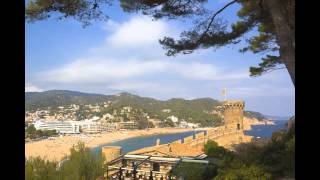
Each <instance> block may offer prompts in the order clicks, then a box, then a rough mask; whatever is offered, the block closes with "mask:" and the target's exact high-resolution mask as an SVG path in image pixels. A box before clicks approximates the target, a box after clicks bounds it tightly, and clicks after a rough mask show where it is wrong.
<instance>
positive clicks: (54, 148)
mask: <svg viewBox="0 0 320 180" xmlns="http://www.w3.org/2000/svg"><path fill="white" fill-rule="evenodd" d="M264 124H267V125H272V124H274V122H273V121H270V120H263V121H259V120H257V119H255V118H247V117H244V119H243V128H244V131H248V130H251V129H252V127H251V126H252V125H264ZM207 129H211V128H197V129H192V128H152V129H146V130H127V131H115V132H105V133H101V134H92V135H82V134H81V135H68V136H62V137H56V138H54V139H51V140H49V139H44V140H40V141H35V142H28V143H25V157H27V158H28V157H37V156H40V157H41V158H44V159H47V160H51V161H60V160H61V159H62V158H63V157H65V156H66V155H68V154H69V153H70V148H71V147H72V146H73V145H75V144H77V143H78V142H79V141H82V142H84V143H85V145H86V146H87V147H89V148H95V147H97V146H101V145H103V144H107V143H112V142H116V141H121V140H125V139H130V138H134V137H142V136H152V135H161V134H175V133H183V132H188V131H199V130H207Z"/></svg>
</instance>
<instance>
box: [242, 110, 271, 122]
mask: <svg viewBox="0 0 320 180" xmlns="http://www.w3.org/2000/svg"><path fill="white" fill-rule="evenodd" d="M243 113H244V116H246V117H249V118H257V119H258V120H263V119H266V117H265V116H264V115H263V114H261V113H259V112H253V111H244V112H243Z"/></svg>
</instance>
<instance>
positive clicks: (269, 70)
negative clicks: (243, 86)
mask: <svg viewBox="0 0 320 180" xmlns="http://www.w3.org/2000/svg"><path fill="white" fill-rule="evenodd" d="M280 69H286V67H285V66H284V67H279V68H271V69H268V70H266V71H264V72H262V74H267V73H270V72H272V71H276V70H280ZM260 75H261V74H260ZM260 75H255V76H253V77H258V76H260Z"/></svg>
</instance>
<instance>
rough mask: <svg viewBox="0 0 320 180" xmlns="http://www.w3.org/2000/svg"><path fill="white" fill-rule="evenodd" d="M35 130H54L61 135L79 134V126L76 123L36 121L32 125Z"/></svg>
mask: <svg viewBox="0 0 320 180" xmlns="http://www.w3.org/2000/svg"><path fill="white" fill-rule="evenodd" d="M34 127H35V128H36V129H37V130H56V131H57V132H58V133H61V134H77V133H80V131H79V125H78V124H77V123H76V121H44V120H37V121H35V123H34Z"/></svg>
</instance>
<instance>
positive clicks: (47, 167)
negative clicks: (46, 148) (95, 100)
mask: <svg viewBox="0 0 320 180" xmlns="http://www.w3.org/2000/svg"><path fill="white" fill-rule="evenodd" d="M56 166H57V163H56V162H50V161H47V160H44V159H41V158H40V157H36V158H33V157H30V158H29V159H26V161H25V180H56V179H59V173H58V172H57V171H56Z"/></svg>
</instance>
